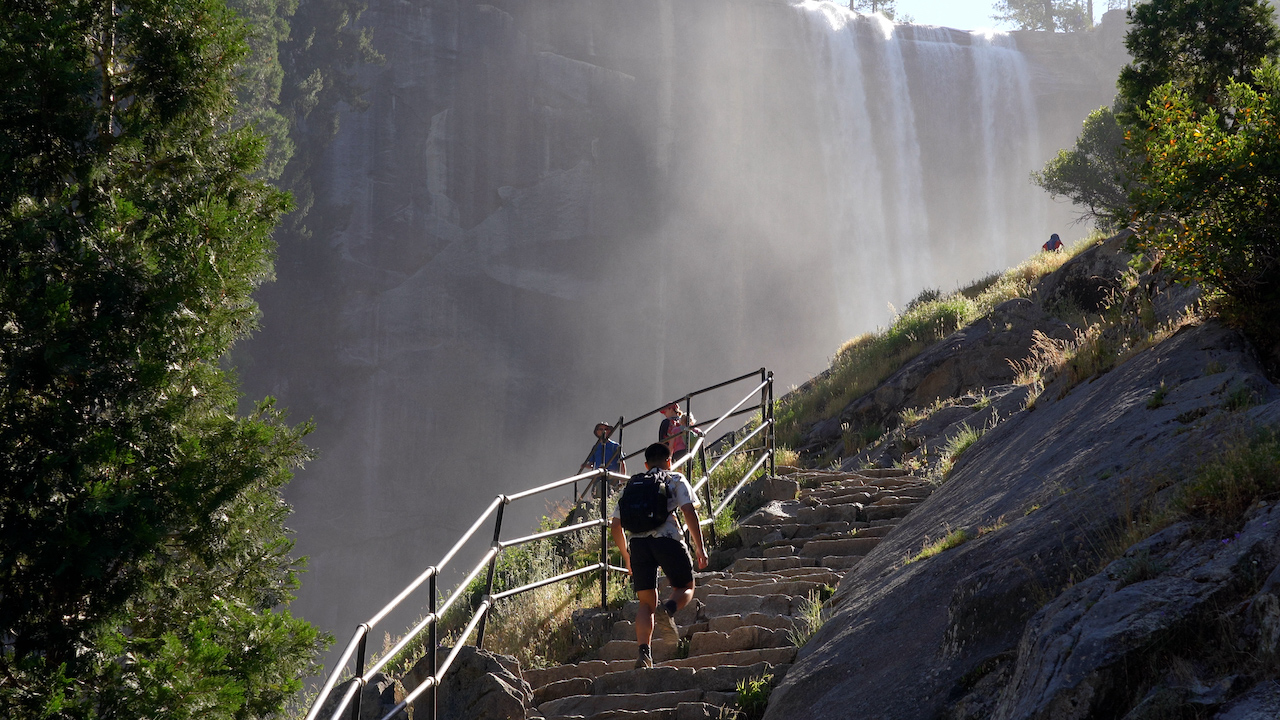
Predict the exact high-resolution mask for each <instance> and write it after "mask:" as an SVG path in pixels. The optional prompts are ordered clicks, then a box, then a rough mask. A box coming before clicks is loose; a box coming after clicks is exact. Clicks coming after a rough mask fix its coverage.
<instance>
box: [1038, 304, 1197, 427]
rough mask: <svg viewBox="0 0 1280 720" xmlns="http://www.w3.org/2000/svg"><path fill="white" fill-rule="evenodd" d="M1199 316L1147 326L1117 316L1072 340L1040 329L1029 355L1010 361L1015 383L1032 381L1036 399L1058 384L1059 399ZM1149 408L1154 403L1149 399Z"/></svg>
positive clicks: (1162, 340) (1153, 345) (1165, 337)
mask: <svg viewBox="0 0 1280 720" xmlns="http://www.w3.org/2000/svg"><path fill="white" fill-rule="evenodd" d="M1198 321H1199V317H1198V316H1197V315H1195V314H1187V315H1182V316H1180V317H1178V318H1175V319H1174V320H1172V321H1170V322H1167V323H1163V324H1158V325H1156V326H1154V327H1147V326H1146V325H1144V324H1143V323H1142V322H1141V320H1137V319H1134V318H1123V317H1118V316H1113V317H1109V318H1103V319H1100V320H1099V321H1097V322H1094V323H1092V324H1090V325H1088V326H1087V327H1085V328H1083V329H1080V330H1076V331H1075V337H1073V338H1072V339H1070V340H1059V339H1057V338H1052V337H1049V336H1047V335H1045V334H1044V333H1042V332H1040V331H1039V330H1036V331H1034V332H1033V333H1032V346H1031V352H1030V353H1029V354H1028V355H1027V358H1026V359H1025V360H1022V361H1016V362H1013V363H1012V366H1013V368H1014V370H1015V371H1017V373H1018V374H1017V378H1016V380H1015V382H1017V383H1019V384H1021V385H1030V386H1032V388H1033V392H1032V397H1033V398H1034V397H1038V396H1039V394H1040V393H1041V392H1043V390H1044V389H1045V387H1047V386H1049V385H1054V386H1055V387H1056V388H1057V390H1058V392H1057V395H1056V397H1058V398H1059V399H1060V398H1062V397H1065V396H1066V394H1067V393H1068V392H1070V391H1071V389H1072V388H1074V387H1075V386H1077V385H1079V384H1080V383H1082V382H1084V381H1086V380H1091V379H1093V378H1095V377H1098V376H1099V375H1102V374H1104V373H1107V372H1110V371H1111V370H1113V369H1115V368H1116V367H1118V366H1119V365H1121V364H1123V363H1124V362H1125V361H1127V360H1129V359H1130V358H1132V357H1134V356H1135V355H1137V354H1138V353H1140V352H1142V351H1144V350H1147V349H1148V348H1152V347H1155V346H1156V345H1158V344H1160V343H1161V342H1164V341H1165V340H1166V339H1168V338H1169V337H1171V336H1172V335H1173V334H1174V333H1176V332H1177V331H1178V330H1181V329H1182V328H1183V327H1185V326H1187V325H1190V324H1193V323H1195V322H1198ZM1162 387H1163V385H1162ZM1166 392H1167V391H1166ZM1163 400H1164V395H1163V394H1161V395H1160V397H1159V401H1160V402H1163ZM1034 406H1035V400H1034V399H1028V402H1027V407H1028V408H1031V407H1034ZM1148 407H1152V405H1151V404H1150V403H1148ZM1155 407H1159V406H1158V405H1156V406H1155Z"/></svg>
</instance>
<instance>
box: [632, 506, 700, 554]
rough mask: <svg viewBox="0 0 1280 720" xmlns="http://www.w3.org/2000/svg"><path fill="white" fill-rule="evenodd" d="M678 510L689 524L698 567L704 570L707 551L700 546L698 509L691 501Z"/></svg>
mask: <svg viewBox="0 0 1280 720" xmlns="http://www.w3.org/2000/svg"><path fill="white" fill-rule="evenodd" d="M680 512H682V513H684V522H685V524H686V525H688V526H689V537H691V538H693V547H694V552H695V553H697V559H698V569H699V570H704V569H706V567H707V551H706V550H705V549H703V547H702V526H701V525H699V524H698V511H697V510H695V509H694V508H693V503H685V504H684V505H681V506H680ZM628 567H630V566H629V565H628Z"/></svg>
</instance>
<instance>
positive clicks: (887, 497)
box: [871, 492, 924, 507]
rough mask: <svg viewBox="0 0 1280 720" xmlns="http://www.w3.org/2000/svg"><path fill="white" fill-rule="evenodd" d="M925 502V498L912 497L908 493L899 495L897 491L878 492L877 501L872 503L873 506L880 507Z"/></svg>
mask: <svg viewBox="0 0 1280 720" xmlns="http://www.w3.org/2000/svg"><path fill="white" fill-rule="evenodd" d="M922 502H924V498H916V497H910V496H908V495H899V494H898V493H897V492H890V493H884V494H877V496H876V499H875V501H873V502H872V503H871V507H879V506H882V505H908V504H909V505H919V504H920V503H922Z"/></svg>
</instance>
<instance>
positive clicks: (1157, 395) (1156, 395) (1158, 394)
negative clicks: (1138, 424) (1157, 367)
mask: <svg viewBox="0 0 1280 720" xmlns="http://www.w3.org/2000/svg"><path fill="white" fill-rule="evenodd" d="M1168 395H1169V388H1167V387H1165V384H1164V381H1163V380H1161V381H1160V387H1158V388H1156V391H1155V392H1153V393H1151V397H1149V398H1147V409H1148V410H1155V409H1156V408H1158V407H1160V406H1162V405H1164V399H1165V398H1166V397H1167V396H1168Z"/></svg>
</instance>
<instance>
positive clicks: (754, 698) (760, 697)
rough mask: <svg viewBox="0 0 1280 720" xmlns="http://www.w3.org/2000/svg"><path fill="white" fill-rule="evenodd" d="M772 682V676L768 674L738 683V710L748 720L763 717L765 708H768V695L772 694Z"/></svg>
mask: <svg viewBox="0 0 1280 720" xmlns="http://www.w3.org/2000/svg"><path fill="white" fill-rule="evenodd" d="M772 682H773V675H771V674H768V673H766V674H764V675H760V676H758V677H753V678H744V679H742V680H739V681H738V687H737V690H738V699H737V703H738V709H739V710H741V711H742V712H743V713H745V714H746V716H747V718H748V719H749V720H750V719H751V718H758V717H761V716H762V715H764V711H765V708H767V707H768V706H769V694H770V693H771V692H773V686H772Z"/></svg>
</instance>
